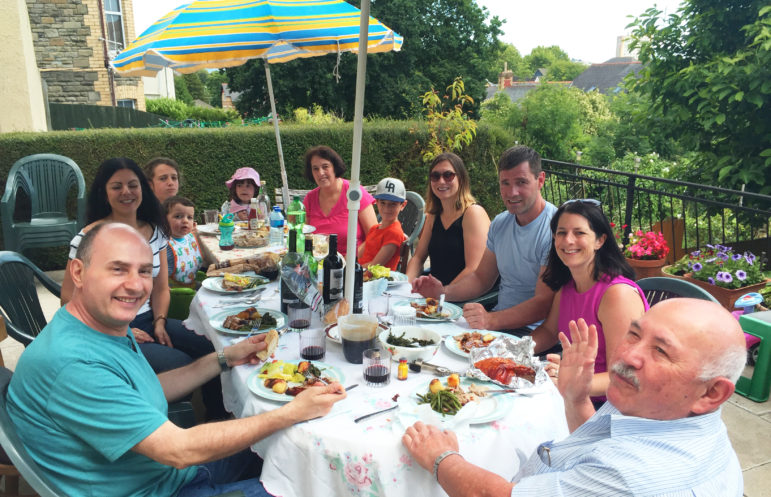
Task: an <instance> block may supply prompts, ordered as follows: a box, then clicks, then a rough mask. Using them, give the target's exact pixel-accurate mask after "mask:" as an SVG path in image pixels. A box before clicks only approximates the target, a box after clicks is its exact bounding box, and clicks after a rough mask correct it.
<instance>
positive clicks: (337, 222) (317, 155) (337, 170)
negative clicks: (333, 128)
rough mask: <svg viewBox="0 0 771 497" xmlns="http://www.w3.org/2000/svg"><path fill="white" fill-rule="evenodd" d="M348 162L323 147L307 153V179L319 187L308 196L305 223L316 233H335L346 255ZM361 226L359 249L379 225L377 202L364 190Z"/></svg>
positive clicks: (358, 238)
mask: <svg viewBox="0 0 771 497" xmlns="http://www.w3.org/2000/svg"><path fill="white" fill-rule="evenodd" d="M343 173H345V163H344V162H343V159H342V158H340V156H339V155H338V153H337V152H335V151H334V150H332V149H331V148H329V147H326V146H324V145H319V146H317V147H313V148H311V149H310V150H308V151H307V152H306V153H305V177H306V178H308V179H309V180H313V181H315V182H316V184H317V185H318V187H317V188H314V189H313V190H311V191H310V192H309V193H308V195H306V196H305V200H303V204H305V214H306V222H307V223H308V224H310V225H311V226H315V227H316V233H328V234H331V233H336V234H337V250H338V251H339V252H340V253H341V254H343V256H345V253H346V251H347V243H348V199H347V197H346V194H347V193H348V186H349V182H348V180H347V179H343V177H342V176H343ZM361 193H362V197H361V207H360V208H359V223H358V226H357V228H356V246H357V247H358V246H359V245H360V244H361V242H363V241H364V237H365V236H366V235H367V233H368V232H369V230H370V228H372V227H373V226H375V225H376V224H377V217H376V216H375V209H374V208H373V207H372V204H373V203H375V199H374V198H373V197H372V195H370V194H369V193H367V191H366V190H364V188H362V189H361Z"/></svg>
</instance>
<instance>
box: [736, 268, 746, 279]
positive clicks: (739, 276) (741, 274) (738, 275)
mask: <svg viewBox="0 0 771 497" xmlns="http://www.w3.org/2000/svg"><path fill="white" fill-rule="evenodd" d="M736 278H737V279H738V280H739V281H744V280H746V279H747V273H745V272H744V271H742V270H741V269H739V270H737V271H736Z"/></svg>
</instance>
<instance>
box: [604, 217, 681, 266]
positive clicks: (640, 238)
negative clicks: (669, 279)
mask: <svg viewBox="0 0 771 497" xmlns="http://www.w3.org/2000/svg"><path fill="white" fill-rule="evenodd" d="M626 226H627V225H624V226H622V227H621V232H623V230H624V229H626ZM611 227H613V228H615V224H613V223H611ZM621 236H622V235H621V234H620V233H619V232H616V238H617V239H621ZM668 253H669V245H667V241H666V240H665V239H664V235H663V234H662V233H661V232H660V231H658V232H657V231H646V232H643V231H642V230H637V231H635V232H633V233H630V234H629V243H628V244H627V245H626V248H625V249H624V256H625V257H626V260H627V262H628V263H629V265H630V266H632V267H633V268H634V271H635V273H636V274H637V279H638V280H639V279H642V278H649V277H652V276H661V268H662V267H663V266H664V264H666V256H667V254H668Z"/></svg>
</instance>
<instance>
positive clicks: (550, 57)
mask: <svg viewBox="0 0 771 497" xmlns="http://www.w3.org/2000/svg"><path fill="white" fill-rule="evenodd" d="M558 60H567V61H570V58H569V57H568V54H567V53H566V52H565V51H564V50H562V49H561V48H560V47H558V46H557V45H552V46H550V47H544V46H540V45H539V46H537V47H535V48H534V49H533V50H532V51H531V52H530V55H526V56H525V64H526V65H527V67H528V68H529V69H530V77H531V78H532V77H533V73H535V71H536V70H538V69H540V68H542V67H546V68H548V67H549V66H551V65H552V64H554V63H555V62H557V61H558Z"/></svg>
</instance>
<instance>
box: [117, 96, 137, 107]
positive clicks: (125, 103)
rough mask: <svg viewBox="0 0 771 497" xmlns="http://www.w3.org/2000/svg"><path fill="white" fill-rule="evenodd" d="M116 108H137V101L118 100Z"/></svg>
mask: <svg viewBox="0 0 771 497" xmlns="http://www.w3.org/2000/svg"><path fill="white" fill-rule="evenodd" d="M118 107H128V108H129V109H136V108H137V101H136V100H134V99H133V98H122V99H120V100H118Z"/></svg>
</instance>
